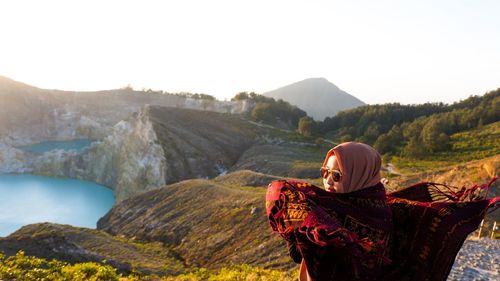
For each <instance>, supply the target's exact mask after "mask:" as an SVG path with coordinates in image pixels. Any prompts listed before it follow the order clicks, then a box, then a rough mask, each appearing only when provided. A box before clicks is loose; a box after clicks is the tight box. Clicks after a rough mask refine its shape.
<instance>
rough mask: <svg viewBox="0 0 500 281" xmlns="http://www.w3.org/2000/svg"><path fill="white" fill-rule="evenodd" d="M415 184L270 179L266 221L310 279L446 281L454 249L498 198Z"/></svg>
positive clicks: (472, 190) (477, 190) (473, 190)
mask: <svg viewBox="0 0 500 281" xmlns="http://www.w3.org/2000/svg"><path fill="white" fill-rule="evenodd" d="M493 181H494V180H492V181H491V182H490V183H489V184H488V185H485V186H481V187H479V186H474V187H472V188H468V189H462V190H459V191H452V190H448V189H447V187H445V186H444V185H439V184H433V183H420V184H417V185H414V186H410V187H408V188H405V189H402V190H400V191H397V192H393V193H390V194H388V195H386V194H385V190H384V187H383V185H381V184H378V185H376V186H373V187H370V188H367V189H363V190H360V191H356V192H352V193H346V194H338V193H330V192H327V191H325V190H323V189H320V188H318V187H316V186H313V185H311V184H308V183H303V182H298V181H276V182H273V183H271V184H270V185H269V188H268V192H267V196H266V209H267V213H268V218H269V223H270V225H271V227H272V228H273V230H274V231H276V232H277V233H279V234H280V235H281V236H282V237H283V238H284V239H286V240H288V241H290V242H292V243H295V244H296V246H297V248H298V251H299V252H300V253H301V255H302V258H303V259H304V260H305V263H306V266H307V269H308V272H309V275H310V276H311V278H312V280H439V281H442V280H446V277H447V275H448V273H449V271H450V270H451V266H452V265H453V262H454V260H455V257H456V254H457V253H458V250H459V249H460V247H461V246H462V244H463V242H464V240H465V238H466V237H467V235H468V234H469V233H471V232H472V231H474V230H475V229H477V227H478V225H479V223H480V222H481V220H482V219H483V218H484V216H485V214H486V212H487V211H488V209H491V208H492V207H495V206H497V207H498V204H499V202H500V197H495V198H492V199H486V198H485V195H480V194H481V193H480V191H481V190H484V189H487V188H489V186H490V185H491V184H492V182H493Z"/></svg>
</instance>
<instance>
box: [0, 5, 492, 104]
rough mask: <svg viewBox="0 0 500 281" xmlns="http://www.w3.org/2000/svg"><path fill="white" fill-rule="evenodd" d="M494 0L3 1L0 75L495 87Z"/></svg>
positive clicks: (454, 91) (52, 80)
mask: <svg viewBox="0 0 500 281" xmlns="http://www.w3.org/2000/svg"><path fill="white" fill-rule="evenodd" d="M499 14H500V1H495V0H491V1H485V0H468V1H466V0H454V1H452V0H450V1H440V0H433V1H423V0H419V1H417V0H415V1H401V0H400V1H373V0H367V1H356V0H351V1H347V0H346V1H332V0H329V1H314V0H309V1H292V0H287V1H273V0H267V1H260V0H252V1H237V0H232V1H217V0H211V1H206V0H201V1H191V0H189V1H188V0H183V1H167V0H165V1H144V0H142V1H123V0H122V1H105V0H101V1H89V0H86V1H70V0H65V1H50V0H49V1H47V0H46V1H39V0H34V1H22V0H15V1H10V0H4V1H0V38H1V39H0V75H2V76H7V77H9V78H12V79H14V80H17V81H21V82H25V83H27V84H31V85H34V86H37V87H40V88H49V89H61V90H81V91H91V90H104V89H116V88H121V87H124V86H126V85H127V84H131V85H132V86H133V87H134V88H136V89H141V88H152V89H154V90H164V91H167V92H179V91H187V92H193V93H194V92H197V93H205V94H210V95H213V96H215V97H217V98H219V99H226V98H231V97H233V96H234V95H235V94H236V93H237V92H240V91H255V92H257V93H263V92H266V91H270V90H274V89H275V88H278V87H281V86H285V85H287V84H290V83H293V82H297V81H300V80H303V79H306V78H312V77H324V78H326V79H328V80H329V81H330V82H332V83H334V84H335V85H337V86H338V87H339V88H341V89H343V90H344V91H346V92H348V93H350V94H352V95H354V96H356V97H358V98H359V99H361V100H363V101H364V102H366V103H370V104H374V103H385V102H401V103H404V104H407V103H423V102H427V101H431V102H437V101H443V102H446V103H450V102H454V101H458V100H460V99H464V98H466V97H468V96H469V95H482V94H484V93H485V92H486V91H489V90H495V89H497V88H499V87H500V16H498V15H499Z"/></svg>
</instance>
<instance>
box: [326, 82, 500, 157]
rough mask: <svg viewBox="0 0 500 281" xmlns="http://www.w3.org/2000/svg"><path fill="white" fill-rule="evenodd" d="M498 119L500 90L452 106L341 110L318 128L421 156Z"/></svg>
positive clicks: (446, 148)
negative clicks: (456, 135) (462, 133)
mask: <svg viewBox="0 0 500 281" xmlns="http://www.w3.org/2000/svg"><path fill="white" fill-rule="evenodd" d="M498 121H500V89H497V90H496V91H491V92H489V93H486V94H485V95H483V96H480V97H478V96H472V97H470V98H468V99H466V100H463V101H461V102H458V103H454V104H451V105H444V104H442V103H435V104H432V103H427V104H422V105H400V104H397V103H396V104H384V105H367V106H363V107H358V108H355V109H352V110H347V111H343V112H340V113H338V114H337V115H336V116H334V117H332V118H326V119H325V121H324V122H322V123H319V124H318V126H319V128H320V132H321V133H322V134H326V135H332V136H334V139H337V140H340V141H347V140H357V141H360V142H365V143H368V144H371V145H373V146H374V147H375V148H376V149H377V150H378V151H380V152H381V153H382V154H390V155H392V156H397V157H401V156H403V157H407V158H412V159H425V158H428V156H429V155H432V156H433V157H435V156H440V154H436V153H439V152H448V151H450V150H457V149H458V145H459V144H458V142H459V141H458V140H457V139H453V138H452V135H453V134H456V133H459V132H462V131H466V130H472V129H476V128H477V129H481V128H482V127H484V126H486V125H487V124H492V123H495V122H498ZM468 144H469V141H468V142H467V143H466V145H468ZM455 145H457V146H455ZM470 151H472V149H470ZM443 156H447V155H446V154H445V155H443ZM465 158H467V157H465Z"/></svg>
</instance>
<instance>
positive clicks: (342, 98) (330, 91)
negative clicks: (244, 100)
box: [264, 78, 365, 120]
mask: <svg viewBox="0 0 500 281" xmlns="http://www.w3.org/2000/svg"><path fill="white" fill-rule="evenodd" d="M264 95H265V96H268V97H272V98H274V99H282V100H284V101H287V102H289V103H290V104H292V105H295V106H298V107H299V108H301V109H302V110H305V111H306V112H307V115H309V116H311V117H313V118H314V119H316V120H323V119H325V117H331V116H334V115H335V114H337V112H339V111H341V110H346V109H351V108H354V107H358V106H362V105H365V103H364V102H362V101H361V100H359V99H358V98H356V97H354V96H352V95H350V94H348V93H346V92H344V91H342V90H341V89H339V88H338V87H337V86H335V85H334V84H332V83H331V82H330V81H328V80H326V79H325V78H309V79H305V80H302V81H299V82H296V83H293V84H290V85H288V86H284V87H281V88H279V89H276V90H273V91H270V92H266V93H264Z"/></svg>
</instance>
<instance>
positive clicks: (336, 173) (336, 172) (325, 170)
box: [320, 167, 342, 182]
mask: <svg viewBox="0 0 500 281" xmlns="http://www.w3.org/2000/svg"><path fill="white" fill-rule="evenodd" d="M320 171H321V177H322V178H324V179H326V178H328V176H329V175H330V174H331V175H332V179H333V181H336V182H337V181H340V179H341V178H342V173H341V172H340V170H337V169H329V168H327V167H321V169H320Z"/></svg>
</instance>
